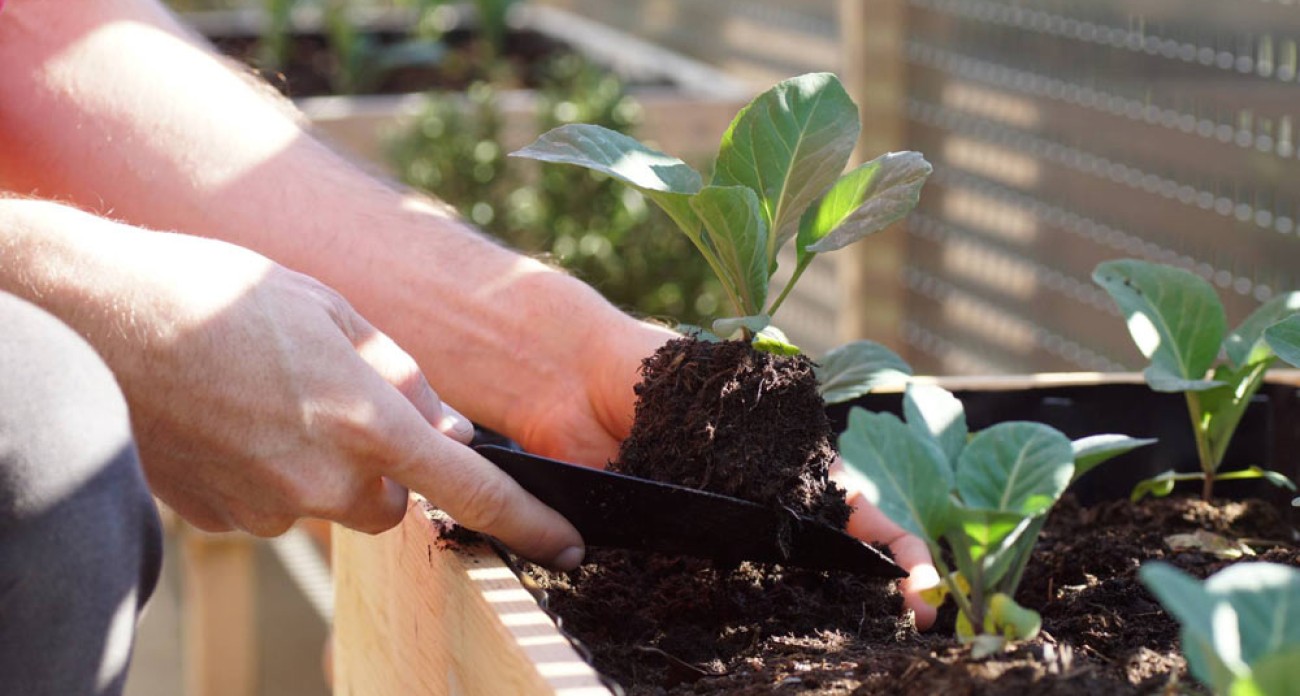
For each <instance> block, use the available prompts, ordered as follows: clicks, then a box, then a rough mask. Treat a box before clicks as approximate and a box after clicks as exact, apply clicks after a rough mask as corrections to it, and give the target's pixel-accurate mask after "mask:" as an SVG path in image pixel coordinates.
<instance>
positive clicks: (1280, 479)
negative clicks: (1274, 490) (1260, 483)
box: [1217, 466, 1296, 491]
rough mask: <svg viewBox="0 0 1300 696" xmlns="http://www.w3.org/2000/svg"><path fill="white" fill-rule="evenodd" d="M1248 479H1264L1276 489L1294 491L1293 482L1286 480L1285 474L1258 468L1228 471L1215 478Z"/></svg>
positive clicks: (1227, 479)
mask: <svg viewBox="0 0 1300 696" xmlns="http://www.w3.org/2000/svg"><path fill="white" fill-rule="evenodd" d="M1250 479H1264V480H1265V481H1268V482H1269V483H1271V484H1273V485H1274V486H1277V487H1278V488H1285V489H1287V490H1289V491H1294V490H1296V486H1295V481H1292V480H1291V479H1290V478H1287V475H1286V474H1284V473H1282V472H1280V471H1272V470H1270V469H1262V468H1260V467H1258V466H1251V467H1247V468H1245V469H1239V470H1237V471H1229V472H1227V473H1223V474H1219V475H1218V477H1217V480H1219V481H1241V480H1250Z"/></svg>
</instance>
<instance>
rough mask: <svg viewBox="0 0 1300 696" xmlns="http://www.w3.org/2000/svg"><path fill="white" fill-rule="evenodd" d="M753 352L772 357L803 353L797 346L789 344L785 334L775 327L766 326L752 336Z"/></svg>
mask: <svg viewBox="0 0 1300 696" xmlns="http://www.w3.org/2000/svg"><path fill="white" fill-rule="evenodd" d="M751 344H752V345H753V346H754V350H759V351H762V352H764V353H771V354H772V355H783V356H791V355H798V354H799V353H801V352H803V351H801V350H799V346H796V345H795V344H793V343H791V342H790V339H789V338H786V335H785V332H784V331H782V330H780V329H778V328H776V327H775V326H766V327H764V328H763V330H762V331H759V332H758V333H757V334H754V340H753V341H751Z"/></svg>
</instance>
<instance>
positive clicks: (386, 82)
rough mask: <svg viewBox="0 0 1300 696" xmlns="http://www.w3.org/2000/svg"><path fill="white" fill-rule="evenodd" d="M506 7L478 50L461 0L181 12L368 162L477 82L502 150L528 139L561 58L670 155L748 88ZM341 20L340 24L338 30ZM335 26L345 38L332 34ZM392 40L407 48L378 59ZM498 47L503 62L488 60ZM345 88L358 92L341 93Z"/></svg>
mask: <svg viewBox="0 0 1300 696" xmlns="http://www.w3.org/2000/svg"><path fill="white" fill-rule="evenodd" d="M510 5H511V7H510V8H509V12H508V14H505V15H503V16H502V17H501V20H502V21H504V22H505V24H504V26H503V27H501V28H500V29H499V31H500V32H501V34H500V37H501V38H500V49H499V50H497V49H493V48H484V41H485V40H484V38H483V37H482V36H481V35H480V33H479V32H480V31H481V30H482V27H483V26H484V23H483V22H481V21H479V14H480V13H479V12H478V11H476V8H475V7H474V5H473V4H469V3H466V4H458V5H439V6H438V7H436V8H435V9H434V10H433V11H432V12H430V13H428V15H427V16H425V15H422V14H421V13H420V12H419V11H417V10H411V9H405V8H370V9H366V8H353V9H351V10H349V11H347V13H346V19H344V20H334V19H331V18H330V16H329V15H328V13H326V12H323V11H321V10H320V9H319V8H317V7H303V8H300V9H295V10H294V11H292V12H290V13H289V16H288V18H287V19H284V20H281V21H279V22H276V21H275V20H274V19H273V18H272V13H269V12H268V11H266V10H264V9H261V8H245V9H235V10H213V11H201V12H191V13H187V14H186V15H185V19H186V20H187V21H188V22H189V23H190V25H191V26H192V27H194V29H195V30H197V31H198V32H199V33H201V34H203V35H204V36H205V37H207V38H208V39H209V40H210V41H212V42H213V43H214V44H215V45H216V46H217V47H218V48H219V49H221V50H222V51H223V52H225V53H227V54H228V55H231V56H234V57H236V58H239V59H241V60H243V61H245V62H248V63H250V64H253V65H261V66H265V67H264V68H263V70H262V71H263V73H264V75H265V76H266V77H267V78H268V80H269V81H270V82H271V83H272V84H274V85H276V86H277V87H279V88H281V89H282V91H284V92H285V93H286V94H288V95H289V96H290V97H292V98H293V99H294V102H295V104H297V105H298V107H299V108H300V109H301V110H302V111H303V112H304V113H305V114H306V115H307V117H308V118H309V119H310V120H311V122H312V124H313V125H314V126H315V127H316V128H317V129H318V130H319V132H320V133H321V134H323V135H324V136H326V137H327V138H329V139H330V140H331V141H333V142H335V143H336V144H338V145H340V146H342V147H344V148H345V149H346V150H348V151H349V152H350V153H351V154H353V155H356V156H359V157H362V158H364V159H367V160H371V161H380V160H382V159H383V138H384V136H385V135H386V134H388V133H391V132H393V131H395V130H397V129H399V128H400V127H401V126H402V125H403V124H405V123H409V122H410V120H411V119H412V118H414V117H415V116H416V115H418V114H419V113H420V112H421V110H422V109H423V108H424V107H425V105H426V104H427V102H428V100H429V98H430V96H429V94H427V92H429V91H437V90H457V91H459V90H464V89H465V88H466V87H468V86H469V85H470V84H471V83H473V82H475V81H480V80H487V81H492V80H493V79H496V80H497V81H498V84H500V85H501V87H500V90H501V99H500V100H499V108H500V109H501V112H502V117H503V119H504V120H505V122H506V127H505V128H504V131H503V132H504V134H505V140H504V143H503V144H504V146H505V147H507V148H513V147H519V146H522V145H525V144H527V143H528V142H529V141H530V140H531V139H532V138H533V137H535V136H536V135H537V133H536V132H534V131H535V129H534V128H533V127H532V117H533V114H534V112H535V109H536V94H535V92H534V91H533V90H532V89H531V88H532V87H535V86H536V84H537V80H538V72H539V69H540V68H539V66H540V63H541V62H543V61H544V59H545V58H546V57H548V56H553V55H556V54H559V53H565V52H571V53H575V54H578V55H581V56H584V57H586V58H588V59H589V60H590V61H591V62H593V63H595V64H597V65H600V66H601V67H603V68H606V69H607V70H609V71H610V72H612V73H613V74H615V75H617V76H619V77H620V79H622V80H623V81H624V82H626V83H627V84H628V85H629V88H630V92H631V94H632V96H634V97H635V98H636V100H637V101H638V102H639V103H640V104H641V107H642V109H643V112H644V118H643V121H642V125H641V131H640V133H641V136H642V137H644V138H647V139H650V140H652V141H654V142H656V143H658V145H659V146H660V147H661V148H663V149H665V150H672V151H674V152H681V153H685V154H688V155H689V154H690V153H694V154H695V156H700V155H703V156H705V157H708V156H711V155H712V151H713V150H714V148H716V146H717V136H718V134H720V133H721V132H722V130H724V129H725V128H726V125H727V123H728V122H729V121H730V119H731V116H732V115H734V113H735V111H736V110H737V109H738V108H739V106H741V105H743V104H744V103H745V102H746V101H747V100H748V99H749V98H750V97H752V95H753V92H752V91H751V89H750V87H749V86H748V85H747V84H746V83H744V82H742V81H740V80H738V79H736V78H734V77H732V76H730V75H728V74H727V73H726V72H724V71H722V70H719V69H716V68H714V67H711V66H709V65H707V64H705V63H702V62H700V61H697V60H695V59H692V58H688V57H686V56H683V55H681V54H679V53H676V52H674V51H670V50H668V49H665V48H662V47H660V46H657V45H655V44H652V43H650V42H647V41H645V40H642V39H639V38H637V37H634V36H632V35H630V34H626V33H624V32H621V31H618V30H615V29H612V28H610V27H607V26H605V25H602V24H600V23H598V22H593V21H591V20H589V19H586V18H584V17H581V16H579V15H576V14H573V13H570V12H568V11H565V10H561V9H557V8H551V7H544V6H536V5H523V4H514V3H511V4H510ZM344 23H346V24H347V25H348V28H347V29H345V30H343V29H338V28H336V27H338V26H341V25H343V24H344ZM422 25H432V26H433V28H432V29H430V30H429V34H428V35H427V36H426V37H425V38H424V39H423V41H424V43H425V44H426V45H425V47H424V48H422V49H415V48H413V46H414V45H416V44H418V43H420V42H419V41H411V37H412V36H413V32H418V31H419V27H420V26H422ZM277 27H278V28H277ZM413 28H414V29H413ZM497 31H498V30H493V31H491V32H489V35H490V36H496V35H497ZM278 32H284V33H285V34H287V36H285V37H284V38H282V39H276V41H282V42H284V44H285V45H286V48H284V49H279V50H278V52H280V53H281V54H282V55H284V56H286V59H287V60H286V61H283V62H285V63H286V64H285V66H284V67H283V68H281V67H279V66H277V65H275V61H274V60H271V59H270V58H269V57H268V56H269V55H270V53H272V52H276V51H275V50H273V49H269V48H267V44H268V43H270V41H268V39H267V38H266V37H268V36H269V35H272V34H275V33H278ZM343 32H350V33H351V34H352V36H345V37H342V38H339V36H338V35H339V34H340V33H343ZM487 41H489V42H491V41H495V39H487ZM399 44H406V45H407V47H408V48H409V50H405V51H403V50H397V51H393V52H390V53H387V54H384V52H383V51H384V49H392V48H394V47H396V46H398V45H399ZM340 46H350V48H340ZM331 47H333V48H331ZM497 53H499V58H500V60H501V61H504V63H505V64H506V65H507V67H506V68H504V69H502V67H501V65H500V64H497V65H492V64H490V63H493V62H495V61H496V60H497V56H496V54H497ZM349 66H350V67H349ZM340 73H342V74H348V73H351V76H350V77H342V78H340V77H339V74H340ZM503 73H504V74H505V75H504V76H503ZM344 90H346V91H355V92H359V93H357V94H339V93H338V92H340V91H344Z"/></svg>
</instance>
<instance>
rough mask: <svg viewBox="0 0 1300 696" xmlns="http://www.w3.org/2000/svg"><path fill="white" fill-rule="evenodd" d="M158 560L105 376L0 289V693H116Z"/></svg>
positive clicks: (76, 341)
mask: <svg viewBox="0 0 1300 696" xmlns="http://www.w3.org/2000/svg"><path fill="white" fill-rule="evenodd" d="M161 561H162V534H161V526H160V524H159V520H158V511H157V509H156V507H155V506H154V502H153V498H152V497H151V496H150V494H149V489H148V488H147V487H146V485H145V481H144V476H143V474H142V472H141V470H140V463H139V458H138V456H137V454H136V450H135V444H134V442H133V440H132V438H131V425H130V421H129V419H128V416H127V408H126V402H125V401H124V399H123V397H122V394H121V391H120V390H119V389H118V386H117V383H116V382H115V381H114V379H113V376H112V374H111V373H110V372H109V370H108V368H107V366H105V365H104V363H103V361H102V360H100V358H99V356H98V355H97V354H96V353H95V351H94V350H93V349H92V348H91V347H90V346H89V345H88V344H87V343H86V342H85V341H83V340H82V339H81V338H80V337H79V336H77V335H76V334H75V333H74V332H73V331H72V330H71V329H69V328H68V327H67V326H65V325H64V324H62V323H61V322H59V321H58V320H57V319H55V318H54V317H53V316H51V315H49V314H47V313H46V312H44V311H42V310H40V309H38V308H36V307H35V306H33V305H31V304H29V303H27V302H24V301H22V300H19V299H17V298H15V297H13V296H11V295H7V294H5V293H2V292H0V694H23V695H24V696H41V695H44V694H59V695H60V696H69V695H78V694H95V695H97V696H100V695H102V696H110V695H113V694H119V693H121V691H122V689H123V687H124V684H125V682H126V668H127V663H128V661H129V658H130V651H131V646H132V643H133V641H134V637H135V626H136V620H137V616H138V614H139V611H140V609H141V607H143V605H144V602H145V601H146V600H147V599H148V597H149V595H150V594H151V593H152V592H153V588H154V585H155V583H156V582H157V578H158V573H159V571H160V569H161Z"/></svg>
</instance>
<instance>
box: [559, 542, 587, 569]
mask: <svg viewBox="0 0 1300 696" xmlns="http://www.w3.org/2000/svg"><path fill="white" fill-rule="evenodd" d="M586 555H587V552H586V551H585V550H584V549H583V548H582V547H581V546H570V547H569V548H567V549H565V550H563V551H561V552H560V555H558V556H556V557H555V560H554V561H551V566H552V567H554V568H555V569H556V570H563V571H570V570H573V569H574V568H577V567H578V566H580V565H582V558H583V557H584V556H586Z"/></svg>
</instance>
